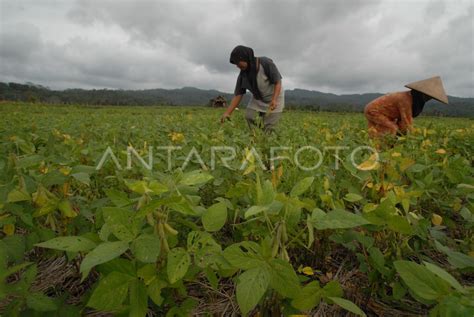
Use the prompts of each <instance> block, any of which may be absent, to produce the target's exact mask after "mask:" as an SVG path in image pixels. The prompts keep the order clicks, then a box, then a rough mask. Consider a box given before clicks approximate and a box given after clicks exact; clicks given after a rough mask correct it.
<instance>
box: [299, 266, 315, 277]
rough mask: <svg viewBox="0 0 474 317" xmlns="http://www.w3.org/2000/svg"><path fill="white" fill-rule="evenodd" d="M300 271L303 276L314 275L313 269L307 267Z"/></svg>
mask: <svg viewBox="0 0 474 317" xmlns="http://www.w3.org/2000/svg"><path fill="white" fill-rule="evenodd" d="M301 271H302V272H303V274H305V275H314V272H313V269H312V268H310V267H309V266H305V267H304V268H303V269H302V270H301Z"/></svg>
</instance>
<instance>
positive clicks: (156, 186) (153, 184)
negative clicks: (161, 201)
mask: <svg viewBox="0 0 474 317" xmlns="http://www.w3.org/2000/svg"><path fill="white" fill-rule="evenodd" d="M148 188H150V190H151V191H152V192H153V193H154V194H155V195H161V194H163V193H166V192H167V191H169V189H168V186H166V185H165V184H162V183H160V182H158V181H155V180H153V181H150V183H149V184H148Z"/></svg>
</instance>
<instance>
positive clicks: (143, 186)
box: [125, 181, 152, 195]
mask: <svg viewBox="0 0 474 317" xmlns="http://www.w3.org/2000/svg"><path fill="white" fill-rule="evenodd" d="M125 185H127V187H128V188H129V189H130V190H131V191H133V192H135V193H138V194H140V195H143V194H146V193H151V192H152V190H151V189H150V188H148V184H147V182H145V181H126V182H125Z"/></svg>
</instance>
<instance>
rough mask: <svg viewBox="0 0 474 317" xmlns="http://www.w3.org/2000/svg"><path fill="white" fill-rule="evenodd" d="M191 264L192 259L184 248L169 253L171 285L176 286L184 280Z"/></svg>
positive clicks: (168, 264) (168, 269)
mask: <svg viewBox="0 0 474 317" xmlns="http://www.w3.org/2000/svg"><path fill="white" fill-rule="evenodd" d="M190 264H191V257H190V256H189V254H188V252H186V250H184V249H183V248H175V249H172V250H171V251H170V252H169V253H168V263H167V266H166V272H167V273H168V280H169V281H170V283H171V284H174V283H176V282H177V281H179V280H180V279H182V278H183V277H184V275H186V272H187V271H188V268H189V265H190Z"/></svg>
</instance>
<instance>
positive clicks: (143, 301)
mask: <svg viewBox="0 0 474 317" xmlns="http://www.w3.org/2000/svg"><path fill="white" fill-rule="evenodd" d="M147 312H148V294H147V289H146V287H145V285H143V283H142V282H141V281H140V280H139V279H135V280H134V281H132V282H131V283H130V313H129V317H144V316H146V313H147Z"/></svg>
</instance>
